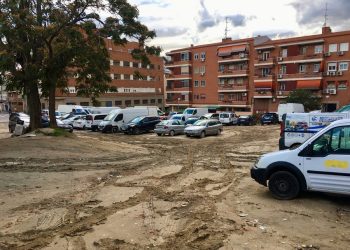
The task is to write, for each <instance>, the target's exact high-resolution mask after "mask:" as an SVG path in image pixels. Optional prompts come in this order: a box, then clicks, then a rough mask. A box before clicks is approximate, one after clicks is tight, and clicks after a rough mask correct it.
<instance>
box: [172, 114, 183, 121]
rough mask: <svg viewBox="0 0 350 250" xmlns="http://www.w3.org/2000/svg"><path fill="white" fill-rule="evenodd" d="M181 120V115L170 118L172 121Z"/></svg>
mask: <svg viewBox="0 0 350 250" xmlns="http://www.w3.org/2000/svg"><path fill="white" fill-rule="evenodd" d="M181 118H182V115H173V116H172V117H171V119H172V120H181Z"/></svg>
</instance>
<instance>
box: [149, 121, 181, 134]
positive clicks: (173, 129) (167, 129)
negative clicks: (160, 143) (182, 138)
mask: <svg viewBox="0 0 350 250" xmlns="http://www.w3.org/2000/svg"><path fill="white" fill-rule="evenodd" d="M184 129H185V124H183V123H182V122H181V121H179V120H163V121H161V122H160V123H158V124H157V125H156V128H155V129H154V132H155V133H156V134H157V135H158V136H161V135H170V136H174V135H177V134H183V133H184Z"/></svg>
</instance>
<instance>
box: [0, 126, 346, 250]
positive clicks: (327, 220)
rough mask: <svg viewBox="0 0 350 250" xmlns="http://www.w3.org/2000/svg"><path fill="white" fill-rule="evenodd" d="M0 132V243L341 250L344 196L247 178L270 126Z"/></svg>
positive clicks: (266, 144)
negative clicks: (187, 131)
mask: <svg viewBox="0 0 350 250" xmlns="http://www.w3.org/2000/svg"><path fill="white" fill-rule="evenodd" d="M0 135H1V138H2V139H0V249H349V244H350V237H349V233H350V199H349V198H348V197H339V196H333V195H327V194H322V193H307V194H302V195H301V197H299V198H298V199H295V200H292V201H278V200H275V199H273V198H272V197H271V195H270V193H269V192H268V190H267V188H266V187H263V186H260V185H259V184H257V183H256V182H254V181H253V180H252V179H251V178H250V175H249V169H250V167H251V166H252V164H253V163H254V161H255V160H256V159H257V158H258V157H259V156H260V155H261V154H263V153H266V152H271V151H274V150H277V148H278V147H277V142H278V137H279V128H278V126H263V127H262V126H253V127H237V126H233V127H225V130H224V132H223V134H222V135H220V136H218V137H217V136H214V137H207V138H204V139H194V138H186V137H185V136H176V137H168V136H162V137H158V136H156V135H154V134H144V135H137V136H127V135H122V134H100V133H94V132H89V131H78V132H75V133H74V136H72V137H68V138H65V137H59V138H55V137H47V136H36V137H28V138H6V137H8V133H7V130H6V125H4V124H0Z"/></svg>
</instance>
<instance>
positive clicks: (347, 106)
mask: <svg viewBox="0 0 350 250" xmlns="http://www.w3.org/2000/svg"><path fill="white" fill-rule="evenodd" d="M349 111H350V105H346V106H344V107H341V108H340V109H338V110H336V111H335V112H338V113H340V112H349Z"/></svg>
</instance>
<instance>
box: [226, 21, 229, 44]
mask: <svg viewBox="0 0 350 250" xmlns="http://www.w3.org/2000/svg"><path fill="white" fill-rule="evenodd" d="M225 22H226V27H225V39H226V38H227V32H228V31H229V29H228V28H227V24H228V17H226V18H225Z"/></svg>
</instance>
